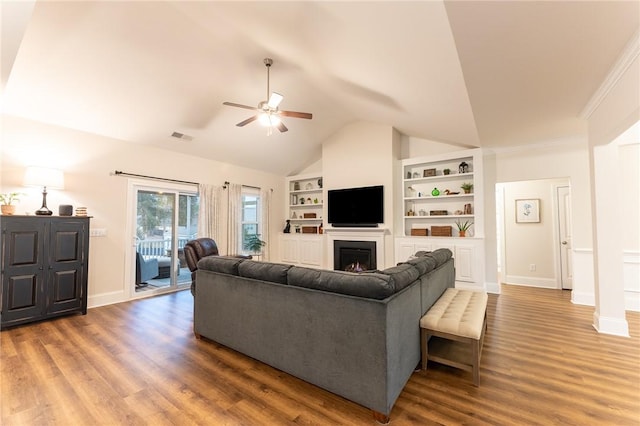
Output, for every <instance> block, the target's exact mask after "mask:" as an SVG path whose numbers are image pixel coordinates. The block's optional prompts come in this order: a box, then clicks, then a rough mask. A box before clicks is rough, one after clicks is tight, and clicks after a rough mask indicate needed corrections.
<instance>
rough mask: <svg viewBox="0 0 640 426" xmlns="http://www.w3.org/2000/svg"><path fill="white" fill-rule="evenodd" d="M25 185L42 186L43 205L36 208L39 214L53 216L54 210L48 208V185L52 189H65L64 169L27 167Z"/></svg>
mask: <svg viewBox="0 0 640 426" xmlns="http://www.w3.org/2000/svg"><path fill="white" fill-rule="evenodd" d="M24 185H25V186H37V187H42V188H43V189H42V207H40V208H39V209H38V210H36V214H37V215H39V216H51V215H52V214H53V212H52V211H51V210H49V209H48V208H47V187H49V188H50V189H64V175H63V174H62V170H58V169H50V168H46V167H27V171H26V172H25V174H24Z"/></svg>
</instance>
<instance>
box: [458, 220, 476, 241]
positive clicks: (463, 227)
mask: <svg viewBox="0 0 640 426" xmlns="http://www.w3.org/2000/svg"><path fill="white" fill-rule="evenodd" d="M471 225H473V222H470V221H468V220H467V221H465V222H464V223H463V222H460V221H459V220H456V226H457V227H458V235H459V236H461V237H464V236H466V234H467V230H468V229H469V228H471Z"/></svg>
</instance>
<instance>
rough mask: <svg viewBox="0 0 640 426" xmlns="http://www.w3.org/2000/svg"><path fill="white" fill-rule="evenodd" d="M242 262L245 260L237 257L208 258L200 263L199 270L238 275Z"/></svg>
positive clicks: (204, 258)
mask: <svg viewBox="0 0 640 426" xmlns="http://www.w3.org/2000/svg"><path fill="white" fill-rule="evenodd" d="M242 262H244V259H239V258H237V257H225V256H206V257H203V258H202V259H200V260H199V261H198V269H203V270H205V271H211V272H220V273H223V274H230V275H238V265H239V264H240V263H242Z"/></svg>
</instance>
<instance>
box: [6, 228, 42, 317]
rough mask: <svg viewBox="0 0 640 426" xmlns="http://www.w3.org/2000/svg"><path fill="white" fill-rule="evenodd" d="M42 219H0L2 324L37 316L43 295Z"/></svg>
mask: <svg viewBox="0 0 640 426" xmlns="http://www.w3.org/2000/svg"><path fill="white" fill-rule="evenodd" d="M45 232H46V222H45V221H37V222H34V221H33V220H32V219H29V218H11V219H8V218H2V325H3V326H4V325H7V324H11V323H12V322H18V321H20V322H22V321H23V320H28V319H30V318H37V317H40V316H41V315H42V314H43V313H44V311H45V310H46V298H45V294H44V278H45V275H44V270H43V269H44V264H45V259H44V256H45V239H46V238H45Z"/></svg>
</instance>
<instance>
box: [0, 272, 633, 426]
mask: <svg viewBox="0 0 640 426" xmlns="http://www.w3.org/2000/svg"><path fill="white" fill-rule="evenodd" d="M192 306H193V299H192V296H191V294H190V292H189V291H182V292H178V293H173V294H169V295H162V296H157V297H153V298H148V299H143V300H137V301H134V302H129V303H122V304H118V305H111V306H105V307H100V308H95V309H90V310H89V314H88V315H86V316H72V317H65V318H60V319H56V320H53V321H48V322H43V323H38V324H33V325H28V326H23V327H18V328H14V329H9V330H5V331H3V332H2V333H0V337H1V341H0V345H1V348H0V349H1V357H0V362H1V368H0V379H1V383H0V392H1V396H0V402H1V404H2V405H1V408H0V410H1V418H0V423H1V424H2V425H65V426H66V425H287V424H306V425H367V424H375V422H374V421H373V418H372V414H371V411H370V410H367V409H365V408H363V407H361V406H359V405H357V404H355V403H352V402H349V401H347V400H345V399H343V398H341V397H338V396H336V395H333V394H331V393H329V392H326V391H324V390H322V389H319V388H317V387H316V386H313V385H311V384H308V383H305V382H303V381H301V380H298V379H296V378H294V377H292V376H289V375H288V374H285V373H282V372H280V371H278V370H275V369H273V368H271V367H268V366H266V365H264V364H262V363H260V362H257V361H254V360H252V359H251V358H248V357H246V356H244V355H242V354H239V353H237V352H234V351H232V350H230V349H227V348H225V347H223V346H220V345H218V344H216V343H214V342H211V341H206V340H202V341H199V340H196V339H195V338H194V336H193V333H192V318H193V314H192ZM592 316H593V308H592V307H585V306H577V305H573V304H571V302H570V294H569V292H566V291H564V292H563V291H561V290H548V289H537V288H528V287H517V286H508V285H505V286H503V293H502V294H501V295H499V296H496V295H490V296H489V306H488V331H487V334H486V337H485V344H484V349H483V353H482V361H481V368H480V387H479V388H476V387H474V386H473V385H472V384H471V377H470V373H468V372H464V371H460V370H456V369H453V368H449V367H446V366H440V365H438V364H431V363H430V364H429V370H428V371H427V372H426V373H424V372H418V373H414V374H413V376H412V377H411V379H410V380H409V383H408V384H407V385H406V387H405V389H404V391H403V392H402V394H401V395H400V398H399V399H398V401H397V403H396V405H395V407H394V409H393V411H392V413H391V424H392V425H432V424H433V425H435V424H444V425H456V424H474V425H475V424H478V425H481V424H491V425H639V424H640V314H638V313H628V314H627V319H628V321H629V327H630V331H631V338H624V337H615V336H607V335H601V334H598V333H597V332H596V331H595V330H594V329H593V327H592V326H591V322H592Z"/></svg>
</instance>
